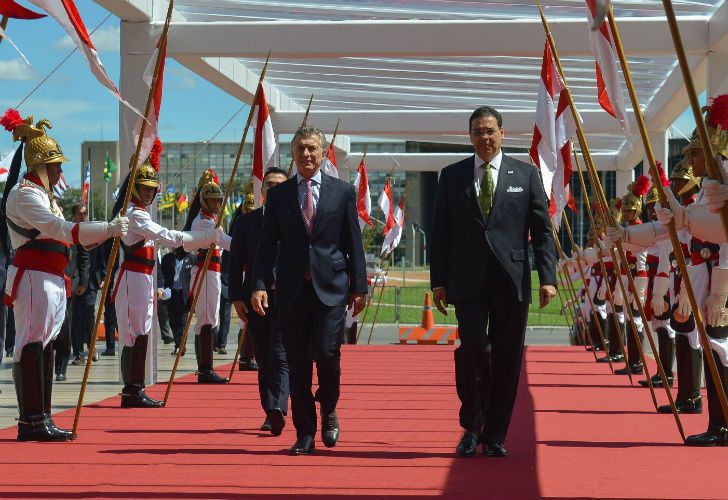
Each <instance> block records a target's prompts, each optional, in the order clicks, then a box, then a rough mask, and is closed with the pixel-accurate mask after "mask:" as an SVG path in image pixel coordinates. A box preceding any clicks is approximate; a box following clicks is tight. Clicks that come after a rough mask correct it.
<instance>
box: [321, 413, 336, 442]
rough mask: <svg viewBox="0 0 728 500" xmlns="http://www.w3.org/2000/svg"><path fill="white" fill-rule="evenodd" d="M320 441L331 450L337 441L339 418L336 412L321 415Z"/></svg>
mask: <svg viewBox="0 0 728 500" xmlns="http://www.w3.org/2000/svg"><path fill="white" fill-rule="evenodd" d="M321 441H323V443H324V446H326V447H327V448H333V447H334V446H336V443H337V441H339V417H337V416H336V410H334V411H332V412H331V413H329V414H328V415H324V414H323V413H322V414H321Z"/></svg>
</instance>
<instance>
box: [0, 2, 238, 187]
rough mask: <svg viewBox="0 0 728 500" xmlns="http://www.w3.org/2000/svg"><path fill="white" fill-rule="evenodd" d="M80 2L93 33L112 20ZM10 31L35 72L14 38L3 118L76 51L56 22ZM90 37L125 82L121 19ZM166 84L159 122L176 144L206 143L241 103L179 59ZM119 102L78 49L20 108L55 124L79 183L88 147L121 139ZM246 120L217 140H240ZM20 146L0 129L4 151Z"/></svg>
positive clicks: (0, 71)
mask: <svg viewBox="0 0 728 500" xmlns="http://www.w3.org/2000/svg"><path fill="white" fill-rule="evenodd" d="M20 3H21V4H23V2H22V1H21V2H20ZM24 5H27V6H29V5H28V4H24ZM76 5H77V7H78V10H79V12H80V13H81V17H82V18H83V20H84V23H85V24H86V28H87V29H88V31H89V32H90V31H91V30H92V29H94V28H95V27H96V26H97V25H98V24H99V23H100V22H101V21H102V20H103V19H104V18H105V17H106V16H107V15H108V11H107V10H105V9H103V8H101V7H99V6H98V5H97V4H96V3H95V2H92V1H90V0H76ZM34 10H37V9H35V8H34ZM7 32H8V34H9V35H10V37H11V39H12V40H13V42H15V44H16V45H17V46H18V47H19V48H20V50H21V51H22V52H23V53H24V54H25V56H26V57H27V58H28V60H29V61H30V63H31V65H32V68H28V67H27V66H26V65H25V64H24V63H23V62H22V59H20V56H19V55H18V53H17V52H16V51H15V49H13V48H12V47H11V46H10V44H9V43H7V41H5V40H4V41H3V42H2V43H1V44H0V107H1V108H2V110H1V111H0V113H4V112H5V110H6V109H7V108H8V107H15V106H17V104H18V103H19V102H20V101H21V100H22V99H23V98H24V97H25V96H26V95H28V93H30V91H31V90H32V89H33V87H35V86H36V85H37V84H38V83H39V82H40V81H41V80H42V79H43V78H44V77H45V76H46V75H47V74H48V73H50V71H51V70H52V69H53V68H54V67H55V66H56V65H57V64H58V63H59V62H60V61H61V60H62V59H63V58H65V57H66V56H67V55H68V54H69V52H70V51H71V50H72V49H73V47H74V45H73V44H72V42H71V40H70V38H68V37H67V36H66V33H65V31H63V29H62V28H61V27H60V25H59V24H58V23H57V22H56V21H55V20H53V19H51V18H49V17H46V18H43V19H39V20H36V21H22V20H15V19H11V20H10V22H9V24H8V28H7ZM91 40H92V41H93V42H94V45H96V47H97V49H98V50H99V53H100V56H101V61H102V62H103V64H104V66H105V67H106V71H107V73H108V74H109V76H110V77H111V80H112V81H114V82H115V83H116V84H117V85H118V82H119V19H118V18H116V17H115V16H111V17H110V18H109V19H108V20H107V21H106V22H105V23H104V24H103V25H102V26H101V27H100V28H99V30H98V31H96V33H94V34H93V35H91ZM140 78H141V75H140ZM164 87H165V88H164V100H163V102H162V112H161V118H160V136H161V139H162V141H164V140H165V138H166V139H167V140H170V141H204V140H207V139H209V138H210V137H211V136H212V135H213V134H214V133H215V132H216V131H217V130H218V129H219V128H220V127H221V126H222V125H223V124H224V123H225V122H226V121H227V120H228V119H229V118H230V116H231V115H232V114H233V113H234V112H235V111H236V110H237V109H239V108H240V106H241V104H242V103H241V102H240V101H239V100H237V99H235V98H233V97H231V96H230V95H228V94H226V93H225V92H223V91H221V90H219V89H218V88H217V87H215V86H213V85H211V84H209V83H207V82H206V81H205V80H204V79H202V78H200V77H198V76H197V75H196V74H194V73H192V72H191V71H189V70H187V68H185V67H184V66H182V65H180V64H179V63H177V62H176V61H174V60H173V59H169V60H168V61H167V66H166V70H165V75H164ZM117 103H118V101H117V100H116V99H115V98H114V96H113V95H112V94H111V93H110V92H109V91H108V90H106V89H105V88H104V87H102V86H101V85H100V84H99V83H98V82H97V81H96V79H95V78H94V77H93V75H92V74H91V72H90V70H89V67H88V64H87V63H86V60H85V59H84V58H83V56H82V55H81V54H79V52H78V51H76V53H75V54H73V55H72V56H71V58H70V59H69V60H68V61H66V62H65V63H64V64H63V66H61V67H60V69H59V70H58V71H57V72H56V73H55V74H54V75H53V76H52V77H51V78H50V79H49V80H48V81H47V82H45V83H44V84H43V85H42V86H41V87H40V88H39V89H38V90H36V91H35V93H34V94H33V95H32V97H30V98H29V99H28V100H27V101H26V102H25V103H24V104H23V105H22V106H21V107H20V108H19V111H20V113H21V115H22V116H24V117H25V116H27V115H33V118H34V119H35V120H38V119H40V118H48V119H49V120H50V121H51V123H52V124H53V129H51V131H50V135H51V136H53V137H54V138H55V139H56V140H57V141H58V142H59V143H60V144H61V147H62V148H63V151H64V153H65V154H66V156H67V157H68V158H69V159H70V160H71V163H69V164H68V165H67V166H66V167H65V168H64V176H65V177H66V179H67V180H68V182H69V183H70V184H71V185H74V186H80V184H81V168H80V161H81V160H80V159H81V142H82V141H84V140H99V139H102V138H103V139H105V140H116V139H117V138H118V136H119V123H118V104H117ZM246 118H247V114H246V113H241V114H239V115H238V117H237V118H236V119H235V120H234V121H233V122H232V123H231V124H230V125H228V127H227V128H226V129H225V130H224V131H223V132H222V133H221V134H220V135H218V136H217V138H216V139H215V140H216V141H239V140H240V134H241V133H242V129H243V127H244V125H245V119H246ZM13 147H14V146H13V143H12V137H11V134H9V133H8V132H5V130H3V129H1V128H0V152H3V153H4V152H7V151H9V150H10V149H12V148H13ZM98 168H102V167H101V166H98Z"/></svg>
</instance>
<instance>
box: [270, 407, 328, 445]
mask: <svg viewBox="0 0 728 500" xmlns="http://www.w3.org/2000/svg"><path fill="white" fill-rule="evenodd" d="M267 420H268V421H269V422H270V428H269V429H268V430H269V431H270V433H271V434H273V435H274V436H280V435H281V432H283V428H284V427H285V426H286V417H284V416H283V412H282V411H281V409H280V408H273V409H272V410H271V411H270V413H268V418H267ZM337 427H338V425H337ZM336 431H337V439H338V428H337V429H336ZM322 432H323V431H322ZM324 444H326V442H324ZM334 444H336V442H334ZM327 446H328V445H327Z"/></svg>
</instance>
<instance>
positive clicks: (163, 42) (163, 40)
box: [72, 0, 174, 439]
mask: <svg viewBox="0 0 728 500" xmlns="http://www.w3.org/2000/svg"><path fill="white" fill-rule="evenodd" d="M173 6H174V0H170V2H169V5H168V7H167V18H166V19H165V21H164V28H163V29H162V34H161V36H160V38H159V40H160V50H159V52H158V54H157V60H156V61H155V63H154V74H153V76H152V84H151V86H150V87H149V94H148V95H147V105H146V107H145V108H144V117H145V119H143V120H142V124H141V129H140V131H139V139H138V140H137V145H136V150H135V151H134V156H132V162H131V170H130V172H129V183H128V185H127V188H126V192H125V193H124V204H123V206H122V208H121V211H120V212H119V214H120V215H122V216H125V215H126V211H127V209H128V208H129V200H130V199H131V191H132V185H133V183H134V177H135V176H136V172H137V169H138V167H139V155H140V153H141V149H142V141H143V139H144V132H145V131H146V129H147V125H148V124H149V122H148V121H147V120H146V117H147V116H149V112H150V111H151V109H152V103H153V102H154V90H155V89H156V87H157V77H158V76H159V69H160V67H161V66H162V61H163V55H164V53H165V50H161V48H162V47H165V48H166V46H167V34H168V33H169V23H170V21H171V19H172V10H173ZM120 241H121V238H118V237H117V238H114V242H113V244H112V246H111V254H110V255H109V262H108V263H107V264H106V276H107V279H105V280H104V286H103V287H102V288H101V303H100V304H99V309H98V311H97V312H96V320H95V322H94V329H93V332H92V334H91V344H90V345H89V348H88V358H87V359H86V368H85V369H84V372H83V381H82V382H81V391H80V392H79V394H78V403H77V404H76V414H75V416H74V418H73V430H72V432H73V438H74V439H75V438H76V437H78V435H77V431H78V423H79V420H80V418H81V408H82V407H83V399H84V397H85V395H86V387H87V386H88V378H89V374H90V372H91V361H92V359H93V356H94V352H95V349H96V339H97V337H98V334H99V324H100V323H101V315H102V314H103V312H104V305H105V304H106V297H107V296H108V294H109V287H110V286H111V281H112V280H111V276H113V272H114V264H115V263H116V257H117V255H118V254H119V243H120Z"/></svg>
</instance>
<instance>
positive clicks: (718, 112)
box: [683, 94, 728, 158]
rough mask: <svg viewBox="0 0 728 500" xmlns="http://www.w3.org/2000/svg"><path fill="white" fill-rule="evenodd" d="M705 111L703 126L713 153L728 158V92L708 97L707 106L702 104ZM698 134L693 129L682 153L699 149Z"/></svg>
mask: <svg viewBox="0 0 728 500" xmlns="http://www.w3.org/2000/svg"><path fill="white" fill-rule="evenodd" d="M703 113H705V127H706V128H707V129H708V140H709V141H710V147H711V149H712V150H713V154H715V155H721V156H723V158H728V152H726V148H728V94H721V95H719V96H718V97H714V98H711V99H710V104H709V105H708V106H703ZM700 148H702V145H701V144H700V136H699V135H698V131H697V129H696V130H693V133H692V135H691V136H690V142H689V143H688V145H687V146H685V148H684V149H683V154H687V151H689V150H691V149H700Z"/></svg>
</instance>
